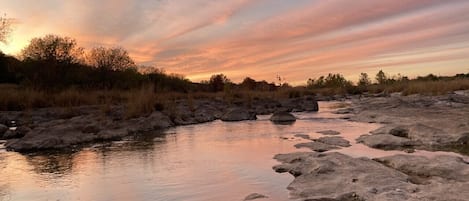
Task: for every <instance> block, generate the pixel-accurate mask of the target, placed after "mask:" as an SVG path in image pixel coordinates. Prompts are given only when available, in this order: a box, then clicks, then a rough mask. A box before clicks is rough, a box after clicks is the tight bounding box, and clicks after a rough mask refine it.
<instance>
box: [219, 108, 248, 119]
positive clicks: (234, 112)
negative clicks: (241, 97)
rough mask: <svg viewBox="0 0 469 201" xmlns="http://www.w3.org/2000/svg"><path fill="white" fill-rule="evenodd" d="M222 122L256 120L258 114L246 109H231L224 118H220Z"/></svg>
mask: <svg viewBox="0 0 469 201" xmlns="http://www.w3.org/2000/svg"><path fill="white" fill-rule="evenodd" d="M220 119H221V120H222V121H244V120H256V119H257V117H256V114H255V113H252V112H249V111H248V110H246V109H242V108H232V109H229V110H228V111H227V112H226V113H225V114H223V116H222V117H221V118H220Z"/></svg>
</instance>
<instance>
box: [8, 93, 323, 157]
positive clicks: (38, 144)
mask: <svg viewBox="0 0 469 201" xmlns="http://www.w3.org/2000/svg"><path fill="white" fill-rule="evenodd" d="M171 106H172V107H168V108H165V109H163V110H161V111H154V112H152V113H150V114H146V115H141V116H140V117H136V118H126V108H125V106H122V105H115V106H110V107H109V108H106V109H103V106H84V107H76V108H43V109H37V110H28V111H18V112H11V111H0V140H2V139H6V140H7V142H6V143H5V147H6V148H7V149H8V150H12V151H19V152H32V151H40V150H51V149H76V148H79V147H80V146H82V145H83V144H86V143H92V142H99V141H108V140H118V139H120V138H123V137H126V136H129V135H139V134H141V133H144V132H149V131H155V130H158V129H166V128H169V127H172V126H178V125H189V124H197V123H204V122H209V121H213V120H216V119H221V120H223V121H242V120H255V119H256V114H269V113H273V112H277V111H293V110H295V111H317V110H318V104H317V101H316V100H315V99H314V98H313V97H312V96H305V97H300V98H290V99H282V100H274V99H256V100H253V101H252V102H249V103H247V102H242V101H237V102H236V101H234V102H225V101H223V100H219V99H197V100H190V101H189V100H177V101H175V102H174V103H173V104H172V105H171Z"/></svg>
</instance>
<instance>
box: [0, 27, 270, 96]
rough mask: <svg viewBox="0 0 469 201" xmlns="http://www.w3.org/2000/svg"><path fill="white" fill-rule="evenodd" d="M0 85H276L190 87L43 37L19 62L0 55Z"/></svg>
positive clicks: (103, 52) (261, 85)
mask: <svg viewBox="0 0 469 201" xmlns="http://www.w3.org/2000/svg"><path fill="white" fill-rule="evenodd" d="M0 83H13V84H19V85H22V86H26V87H30V88H34V89H41V90H61V89H65V88H70V87H74V88H78V89H133V88H140V87H142V86H144V85H148V84H152V85H153V86H154V89H155V91H175V92H190V91H204V92H217V91H223V90H224V89H225V87H227V85H232V86H231V87H235V88H239V87H242V88H246V89H249V90H262V91H272V90H275V89H276V85H275V84H273V83H268V82H266V81H255V80H253V79H251V78H246V79H245V81H244V82H243V83H241V84H239V85H235V84H233V83H232V82H231V81H230V80H229V79H228V78H227V77H226V76H225V75H223V74H218V75H213V76H212V77H211V78H210V80H208V81H203V82H202V83H193V82H191V81H189V80H188V79H186V78H184V77H183V76H182V75H176V74H167V73H165V72H164V71H163V70H162V69H159V68H155V67H152V66H137V65H136V64H135V62H134V61H133V59H132V58H131V57H130V56H129V54H128V52H127V51H126V50H125V49H123V48H120V47H116V48H104V47H98V48H93V49H91V50H88V51H85V50H84V48H81V47H79V46H78V45H77V43H76V41H75V40H74V39H71V38H68V37H60V36H56V35H47V36H45V37H42V38H34V39H32V40H31V42H30V44H29V45H28V46H27V47H26V48H25V49H23V51H22V52H21V53H20V55H19V58H15V57H13V56H8V55H5V54H3V53H1V52H0Z"/></svg>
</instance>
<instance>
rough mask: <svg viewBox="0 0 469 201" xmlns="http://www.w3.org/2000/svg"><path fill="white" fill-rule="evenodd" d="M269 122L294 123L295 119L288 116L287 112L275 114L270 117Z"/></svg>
mask: <svg viewBox="0 0 469 201" xmlns="http://www.w3.org/2000/svg"><path fill="white" fill-rule="evenodd" d="M270 121H273V122H294V121H296V117H295V116H293V115H292V114H290V113H289V112H275V113H274V114H273V115H272V117H270Z"/></svg>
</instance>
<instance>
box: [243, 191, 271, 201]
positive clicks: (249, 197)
mask: <svg viewBox="0 0 469 201" xmlns="http://www.w3.org/2000/svg"><path fill="white" fill-rule="evenodd" d="M262 198H268V197H267V196H265V195H262V194H259V193H252V194H249V195H248V196H246V198H244V201H247V200H255V199H262Z"/></svg>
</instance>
